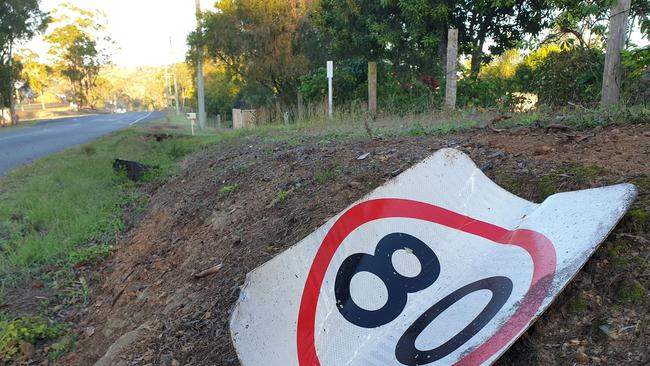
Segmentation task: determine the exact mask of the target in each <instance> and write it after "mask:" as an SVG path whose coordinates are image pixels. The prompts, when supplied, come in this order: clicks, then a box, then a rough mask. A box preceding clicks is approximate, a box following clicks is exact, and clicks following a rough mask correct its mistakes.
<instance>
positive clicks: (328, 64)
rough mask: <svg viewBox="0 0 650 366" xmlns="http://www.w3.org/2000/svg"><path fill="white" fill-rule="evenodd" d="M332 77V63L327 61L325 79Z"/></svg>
mask: <svg viewBox="0 0 650 366" xmlns="http://www.w3.org/2000/svg"><path fill="white" fill-rule="evenodd" d="M333 77H334V61H327V78H328V79H331V78H333Z"/></svg>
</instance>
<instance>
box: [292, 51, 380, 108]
mask: <svg viewBox="0 0 650 366" xmlns="http://www.w3.org/2000/svg"><path fill="white" fill-rule="evenodd" d="M367 70H368V66H367V61H366V60H364V59H351V60H347V61H344V62H342V63H340V64H336V65H335V68H334V80H332V84H333V85H334V88H336V93H334V104H335V105H339V106H340V105H346V104H348V103H349V101H352V100H359V99H365V98H366V93H367V82H368V74H367ZM326 74H327V72H326V70H325V67H319V68H317V69H315V70H314V71H312V72H311V73H309V74H307V75H304V76H302V77H301V78H300V93H302V96H303V98H304V100H305V101H306V102H310V103H313V102H320V101H323V100H324V99H325V98H326V97H327V75H326Z"/></svg>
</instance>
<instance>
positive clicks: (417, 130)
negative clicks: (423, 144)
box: [408, 123, 427, 137]
mask: <svg viewBox="0 0 650 366" xmlns="http://www.w3.org/2000/svg"><path fill="white" fill-rule="evenodd" d="M426 134H427V131H426V130H425V129H424V127H423V126H422V125H421V124H420V123H416V124H415V125H413V127H411V128H410V129H409V130H408V135H409V136H414V137H415V136H424V135H426Z"/></svg>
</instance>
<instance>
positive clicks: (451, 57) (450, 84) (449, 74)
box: [445, 28, 458, 109]
mask: <svg viewBox="0 0 650 366" xmlns="http://www.w3.org/2000/svg"><path fill="white" fill-rule="evenodd" d="M457 63H458V29H453V28H451V29H449V33H448V35H447V70H446V82H445V105H446V106H447V108H449V109H454V108H456V78H457V76H456V64H457Z"/></svg>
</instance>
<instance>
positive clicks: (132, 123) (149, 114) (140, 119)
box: [129, 112, 153, 126]
mask: <svg viewBox="0 0 650 366" xmlns="http://www.w3.org/2000/svg"><path fill="white" fill-rule="evenodd" d="M152 113H153V112H149V113H147V115H146V116H144V117H140V118H138V119H136V120H135V121H133V122H131V123H129V126H133V125H134V124H136V123H138V122H140V121H142V120H143V119H145V118H147V117H149V116H151V114H152Z"/></svg>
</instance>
